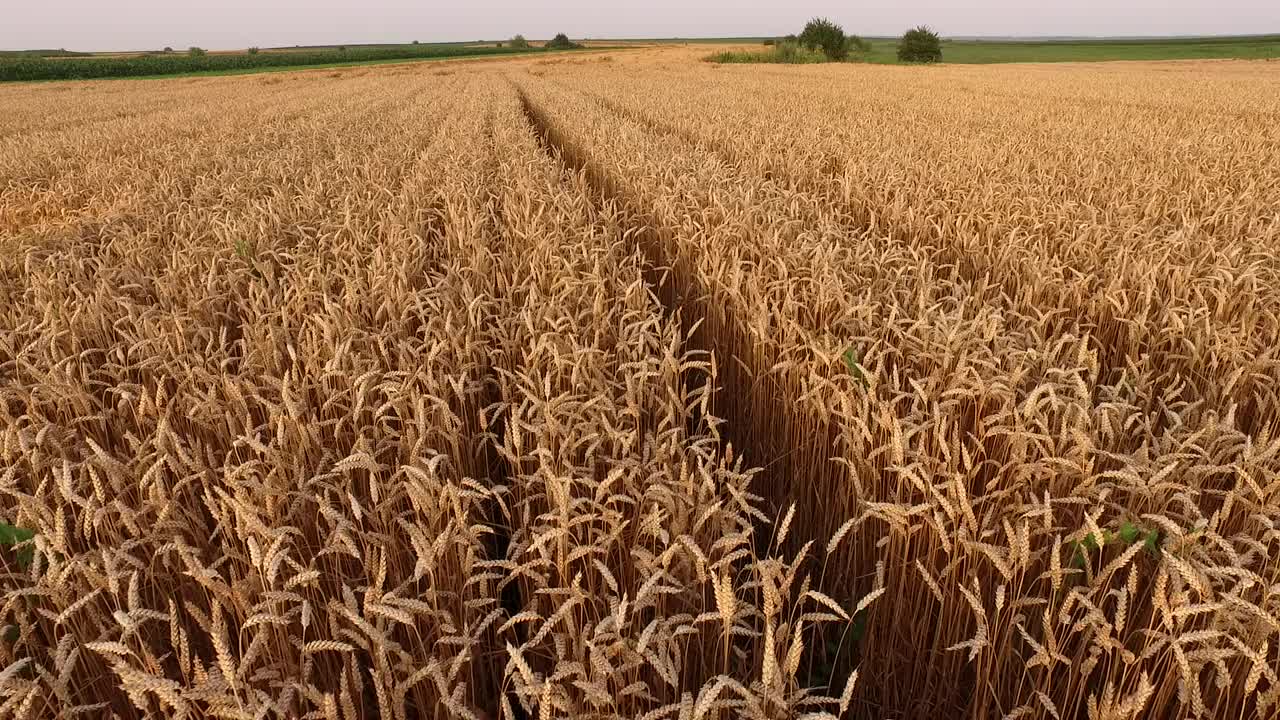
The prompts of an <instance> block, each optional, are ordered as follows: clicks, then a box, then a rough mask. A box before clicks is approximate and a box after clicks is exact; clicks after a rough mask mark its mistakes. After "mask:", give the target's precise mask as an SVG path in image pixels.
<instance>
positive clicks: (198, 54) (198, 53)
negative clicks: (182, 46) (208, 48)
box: [187, 45, 208, 57]
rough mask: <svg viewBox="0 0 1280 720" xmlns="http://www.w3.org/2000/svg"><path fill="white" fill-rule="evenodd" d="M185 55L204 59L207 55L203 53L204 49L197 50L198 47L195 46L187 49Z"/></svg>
mask: <svg viewBox="0 0 1280 720" xmlns="http://www.w3.org/2000/svg"><path fill="white" fill-rule="evenodd" d="M187 54H188V55H190V56H191V57H204V56H205V55H207V54H208V53H206V52H205V51H204V48H199V47H196V46H195V45H192V46H191V47H189V48H187Z"/></svg>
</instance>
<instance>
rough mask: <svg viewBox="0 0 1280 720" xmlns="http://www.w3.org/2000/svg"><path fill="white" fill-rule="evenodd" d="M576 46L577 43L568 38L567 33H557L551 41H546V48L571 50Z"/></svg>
mask: <svg viewBox="0 0 1280 720" xmlns="http://www.w3.org/2000/svg"><path fill="white" fill-rule="evenodd" d="M576 47H578V44H577V43H575V42H573V41H572V40H570V39H569V36H568V35H565V34H564V33H558V34H557V35H556V36H555V37H554V38H551V42H549V43H547V49H548V50H572V49H573V48H576Z"/></svg>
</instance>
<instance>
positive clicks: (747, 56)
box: [704, 42, 827, 65]
mask: <svg viewBox="0 0 1280 720" xmlns="http://www.w3.org/2000/svg"><path fill="white" fill-rule="evenodd" d="M704 59H705V60H706V61H707V62H713V63H728V64H747V63H782V64H786V65H799V64H807V63H820V62H826V61H827V57H826V56H825V55H823V54H822V53H820V52H817V51H814V50H806V49H804V48H803V47H801V46H800V44H799V43H793V42H781V43H778V44H776V45H774V46H773V47H772V48H770V49H768V50H765V51H763V52H761V51H745V52H744V51H740V50H728V51H725V52H722V53H716V54H715V55H711V56H708V57H706V58H704Z"/></svg>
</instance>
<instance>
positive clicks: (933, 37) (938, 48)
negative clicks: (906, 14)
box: [898, 25, 942, 63]
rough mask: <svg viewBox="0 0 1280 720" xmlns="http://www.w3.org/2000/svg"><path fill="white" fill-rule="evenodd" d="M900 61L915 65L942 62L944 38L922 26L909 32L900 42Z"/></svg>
mask: <svg viewBox="0 0 1280 720" xmlns="http://www.w3.org/2000/svg"><path fill="white" fill-rule="evenodd" d="M898 60H900V61H902V62H913V63H936V62H942V38H939V37H938V33H936V32H934V31H932V30H930V29H929V28H927V27H925V26H924V25H921V26H920V27H918V28H914V29H911V30H908V31H907V32H906V33H905V34H904V35H903V36H902V40H900V41H898Z"/></svg>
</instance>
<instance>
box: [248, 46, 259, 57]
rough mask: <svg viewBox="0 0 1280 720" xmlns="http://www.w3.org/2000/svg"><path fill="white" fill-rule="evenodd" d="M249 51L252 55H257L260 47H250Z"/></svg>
mask: <svg viewBox="0 0 1280 720" xmlns="http://www.w3.org/2000/svg"><path fill="white" fill-rule="evenodd" d="M247 52H248V53H249V54H250V55H257V54H258V48H256V47H251V48H249V49H248V50H247Z"/></svg>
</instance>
